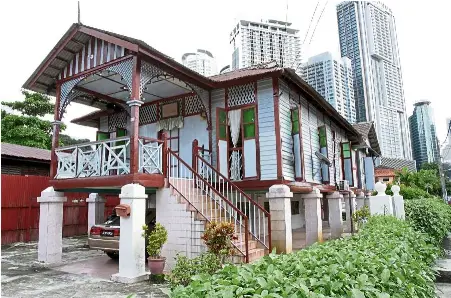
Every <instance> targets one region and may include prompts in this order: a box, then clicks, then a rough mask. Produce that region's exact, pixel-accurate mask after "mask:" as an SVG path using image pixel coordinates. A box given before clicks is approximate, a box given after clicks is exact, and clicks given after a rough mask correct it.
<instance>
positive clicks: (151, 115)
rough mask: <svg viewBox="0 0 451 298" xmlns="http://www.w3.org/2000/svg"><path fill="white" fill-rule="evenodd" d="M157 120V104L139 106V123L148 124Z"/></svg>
mask: <svg viewBox="0 0 451 298" xmlns="http://www.w3.org/2000/svg"><path fill="white" fill-rule="evenodd" d="M156 121H157V104H151V105H146V106H141V107H140V108H139V124H140V125H143V124H149V123H154V122H156Z"/></svg>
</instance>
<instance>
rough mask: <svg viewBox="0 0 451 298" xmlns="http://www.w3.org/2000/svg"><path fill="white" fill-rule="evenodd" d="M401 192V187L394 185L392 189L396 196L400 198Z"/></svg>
mask: <svg viewBox="0 0 451 298" xmlns="http://www.w3.org/2000/svg"><path fill="white" fill-rule="evenodd" d="M400 190H401V188H400V187H399V185H396V184H395V185H392V187H391V191H392V192H393V195H394V196H399V191H400Z"/></svg>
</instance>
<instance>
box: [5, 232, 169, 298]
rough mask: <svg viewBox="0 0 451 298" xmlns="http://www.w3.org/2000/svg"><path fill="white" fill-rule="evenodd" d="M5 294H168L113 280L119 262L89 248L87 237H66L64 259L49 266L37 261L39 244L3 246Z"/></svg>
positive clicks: (154, 287)
mask: <svg viewBox="0 0 451 298" xmlns="http://www.w3.org/2000/svg"><path fill="white" fill-rule="evenodd" d="M1 263H2V272H1V283H2V290H1V294H2V295H1V296H2V297H11V298H13V297H14V298H18V297H24V298H25V297H45V298H48V297H55V298H60V297H61V298H67V297H83V298H88V297H99V298H103V297H105V298H107V297H108V298H112V297H113V298H115V297H118V298H119V297H121V298H122V297H127V296H128V295H130V294H135V295H136V296H135V297H155V298H156V297H167V295H165V294H164V293H163V291H165V292H167V291H166V290H165V289H164V288H163V291H162V290H161V289H160V288H159V287H158V286H157V285H152V284H150V283H149V282H141V283H136V284H131V285H124V284H119V283H114V282H112V281H110V280H109V278H110V276H111V274H113V273H117V271H118V262H117V261H114V260H111V259H110V258H108V257H107V256H106V255H105V254H104V253H103V252H100V251H93V250H89V249H87V248H86V238H65V239H63V262H62V263H61V264H58V265H56V266H46V265H43V264H41V263H39V262H37V244H36V243H19V244H16V245H13V246H2V256H1Z"/></svg>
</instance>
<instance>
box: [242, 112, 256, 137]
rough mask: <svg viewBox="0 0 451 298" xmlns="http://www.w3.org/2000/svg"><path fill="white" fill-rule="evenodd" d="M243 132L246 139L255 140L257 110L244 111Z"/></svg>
mask: <svg viewBox="0 0 451 298" xmlns="http://www.w3.org/2000/svg"><path fill="white" fill-rule="evenodd" d="M243 132H244V138H245V139H253V138H255V108H249V109H244V110H243Z"/></svg>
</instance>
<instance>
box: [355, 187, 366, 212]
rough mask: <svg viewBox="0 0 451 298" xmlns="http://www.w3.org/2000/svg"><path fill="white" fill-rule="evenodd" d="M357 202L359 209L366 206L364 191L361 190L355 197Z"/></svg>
mask: <svg viewBox="0 0 451 298" xmlns="http://www.w3.org/2000/svg"><path fill="white" fill-rule="evenodd" d="M355 202H356V209H357V210H360V209H362V208H363V206H365V194H364V193H363V191H361V192H359V194H358V195H357V197H356V198H355Z"/></svg>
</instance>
